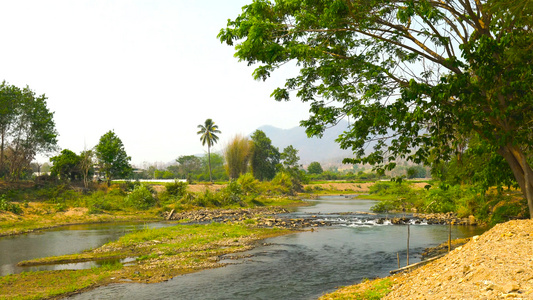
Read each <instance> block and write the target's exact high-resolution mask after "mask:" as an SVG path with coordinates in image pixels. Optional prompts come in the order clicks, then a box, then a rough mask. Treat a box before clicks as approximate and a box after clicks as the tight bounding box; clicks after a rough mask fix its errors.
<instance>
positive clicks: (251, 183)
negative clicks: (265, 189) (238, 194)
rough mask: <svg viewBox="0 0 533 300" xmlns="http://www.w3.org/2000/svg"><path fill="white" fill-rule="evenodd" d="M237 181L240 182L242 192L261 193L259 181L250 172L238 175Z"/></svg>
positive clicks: (248, 194)
mask: <svg viewBox="0 0 533 300" xmlns="http://www.w3.org/2000/svg"><path fill="white" fill-rule="evenodd" d="M237 183H239V184H240V186H241V189H242V192H243V193H244V194H245V195H247V196H250V195H257V194H260V193H261V188H260V186H261V183H260V182H259V180H257V179H255V177H254V175H252V173H246V174H242V175H241V176H239V178H238V179H237Z"/></svg>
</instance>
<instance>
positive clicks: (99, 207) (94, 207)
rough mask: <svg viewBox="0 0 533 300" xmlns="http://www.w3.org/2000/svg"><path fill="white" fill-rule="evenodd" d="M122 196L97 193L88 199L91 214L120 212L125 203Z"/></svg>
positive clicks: (102, 192)
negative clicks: (107, 211) (111, 211)
mask: <svg viewBox="0 0 533 300" xmlns="http://www.w3.org/2000/svg"><path fill="white" fill-rule="evenodd" d="M123 198H124V197H122V196H112V195H108V194H107V193H106V192H104V191H96V192H94V193H93V194H91V196H89V197H88V199H87V207H88V208H89V213H90V214H98V213H101V212H103V211H104V210H119V209H120V205H121V204H122V202H123Z"/></svg>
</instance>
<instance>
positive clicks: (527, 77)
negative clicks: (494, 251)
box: [219, 0, 533, 217]
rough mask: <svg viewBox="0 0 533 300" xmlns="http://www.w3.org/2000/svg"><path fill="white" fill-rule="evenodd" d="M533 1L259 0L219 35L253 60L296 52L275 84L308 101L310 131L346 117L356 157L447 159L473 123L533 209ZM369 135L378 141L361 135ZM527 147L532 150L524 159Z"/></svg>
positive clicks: (265, 63)
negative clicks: (291, 67)
mask: <svg viewBox="0 0 533 300" xmlns="http://www.w3.org/2000/svg"><path fill="white" fill-rule="evenodd" d="M532 7H533V1H531V0H526V1H516V0H513V1H502V0H492V1H482V0H479V1H478V0H476V1H473V0H470V1H469V0H466V1H455V0H452V1H436V0H410V1H381V0H364V1H363V0H278V1H276V2H275V3H273V2H270V1H267V0H255V1H253V3H251V4H250V5H247V6H245V7H243V11H242V14H241V15H239V16H238V17H237V18H236V19H235V20H230V21H228V26H227V28H225V29H222V30H221V32H220V34H219V38H220V40H221V41H222V42H225V43H227V44H229V45H233V44H234V43H237V45H236V47H235V49H236V56H237V57H238V58H239V59H240V60H243V61H246V62H248V64H249V65H251V64H258V65H256V69H255V71H254V73H253V74H254V77H255V78H256V79H263V80H264V79H266V78H268V77H269V76H270V74H271V72H272V71H274V70H276V69H278V68H279V67H281V66H282V65H284V64H286V63H287V62H289V61H295V62H296V64H295V65H296V67H297V68H299V70H300V73H299V75H297V76H296V77H294V78H290V79H288V80H287V81H286V84H285V87H280V88H278V89H276V90H275V91H274V92H273V96H274V97H275V99H276V100H289V99H290V97H291V92H293V93H295V94H296V97H299V98H300V99H301V100H302V101H304V102H308V103H309V104H310V107H311V109H310V112H311V115H310V117H309V119H308V120H305V121H302V125H304V126H306V128H307V133H308V134H309V135H319V136H320V135H321V134H322V133H323V131H324V130H325V128H327V127H328V126H331V125H333V124H335V123H336V122H338V120H339V119H342V118H348V119H349V120H350V122H352V125H351V126H350V128H349V130H347V131H346V132H345V133H344V134H342V135H341V136H339V138H338V142H339V143H340V146H341V147H342V148H344V149H352V150H353V152H354V154H355V157H354V158H347V159H345V162H347V163H371V164H374V165H377V167H381V168H386V169H391V168H393V167H394V161H395V160H396V159H397V158H402V159H407V160H411V161H414V162H415V163H420V162H427V161H428V158H429V157H433V158H436V159H443V160H448V159H449V158H450V156H451V155H453V154H454V153H456V151H457V146H458V144H461V143H463V142H464V141H463V137H465V136H472V135H477V136H479V137H480V138H481V139H483V140H484V141H485V142H486V143H487V144H488V145H490V146H491V147H492V148H493V149H495V151H496V152H497V153H498V154H500V155H501V156H502V157H504V158H505V160H506V162H507V164H508V165H509V167H510V168H511V170H512V172H513V174H514V177H515V178H516V181H517V183H518V184H519V186H520V187H521V189H522V191H523V193H524V195H525V197H526V198H527V199H528V206H529V210H530V212H531V213H530V215H531V216H532V217H533V171H532V169H531V160H530V158H531V145H532V144H533V135H532V134H531V132H532V128H533V63H532V62H533V51H532V50H533V26H532V23H533V22H532V20H533V18H532V17H531V12H532V10H533V9H532ZM371 142H372V146H373V149H372V152H371V153H369V152H367V151H365V150H366V147H367V146H368V145H369V144H370V143H371ZM528 158H529V161H528Z"/></svg>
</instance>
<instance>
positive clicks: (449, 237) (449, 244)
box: [448, 222, 452, 252]
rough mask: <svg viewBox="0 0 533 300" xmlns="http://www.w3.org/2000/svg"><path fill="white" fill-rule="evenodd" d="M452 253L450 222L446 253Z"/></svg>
mask: <svg viewBox="0 0 533 300" xmlns="http://www.w3.org/2000/svg"><path fill="white" fill-rule="evenodd" d="M450 251H452V222H450V226H449V229H448V252H450Z"/></svg>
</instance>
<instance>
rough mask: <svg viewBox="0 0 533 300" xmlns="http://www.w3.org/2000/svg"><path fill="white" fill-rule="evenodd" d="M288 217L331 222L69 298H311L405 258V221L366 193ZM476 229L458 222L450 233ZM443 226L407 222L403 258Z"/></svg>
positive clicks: (443, 231) (415, 256) (440, 238)
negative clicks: (166, 276) (188, 270)
mask: <svg viewBox="0 0 533 300" xmlns="http://www.w3.org/2000/svg"><path fill="white" fill-rule="evenodd" d="M309 201H311V202H313V204H314V205H313V206H310V207H303V208H300V209H299V210H298V211H297V212H295V213H293V214H291V215H292V216H294V217H310V218H315V219H319V220H324V221H328V222H331V223H332V224H333V225H332V226H329V227H321V228H318V229H316V230H314V231H306V232H299V233H294V234H289V235H285V236H280V237H275V238H270V239H267V240H265V241H264V244H263V246H260V247H257V248H255V249H253V250H251V251H248V252H246V253H244V254H247V255H248V254H249V255H251V256H248V258H244V259H237V260H232V259H223V260H222V261H221V263H228V265H226V266H225V267H222V268H218V269H212V270H204V271H201V272H197V273H192V274H188V275H183V276H178V277H175V278H173V279H172V280H169V281H167V282H163V283H157V284H131V283H128V284H113V285H109V286H105V287H101V288H98V289H95V290H92V291H89V292H87V293H83V294H80V295H75V296H73V297H71V298H74V299H316V298H318V297H319V296H320V295H322V294H324V293H326V292H330V291H333V290H335V289H336V288H337V287H339V286H345V285H350V284H354V283H357V282H360V281H361V280H362V279H364V278H374V277H383V276H386V275H388V274H389V271H390V270H392V269H396V268H397V266H398V265H397V258H396V257H397V253H399V254H400V257H401V264H402V266H404V265H405V263H406V261H405V260H406V252H407V251H406V244H407V226H399V225H391V224H390V223H388V222H385V223H384V224H378V221H377V220H378V219H379V218H381V217H385V216H383V215H372V214H368V212H369V209H370V206H372V205H373V204H374V203H375V202H374V201H370V200H351V199H347V198H345V197H338V196H337V197H322V198H320V199H317V200H309ZM480 232H482V229H480V228H475V227H465V226H463V227H458V226H455V227H454V228H453V230H452V237H453V238H459V237H467V236H472V235H475V234H479V233H480ZM447 237H448V227H447V226H441V225H423V224H419V225H414V224H413V225H412V226H410V263H414V262H416V261H419V260H420V253H421V252H422V251H423V250H424V248H426V247H430V246H435V245H438V244H440V243H442V242H445V241H446V240H447Z"/></svg>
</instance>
